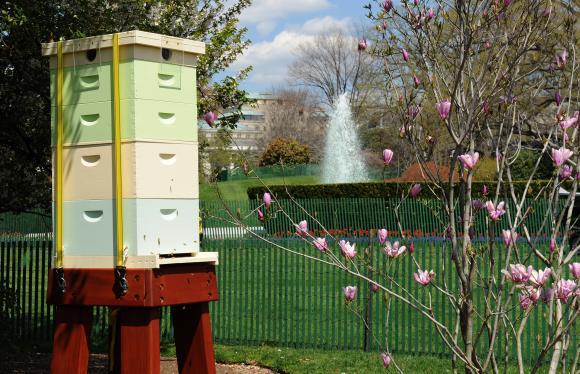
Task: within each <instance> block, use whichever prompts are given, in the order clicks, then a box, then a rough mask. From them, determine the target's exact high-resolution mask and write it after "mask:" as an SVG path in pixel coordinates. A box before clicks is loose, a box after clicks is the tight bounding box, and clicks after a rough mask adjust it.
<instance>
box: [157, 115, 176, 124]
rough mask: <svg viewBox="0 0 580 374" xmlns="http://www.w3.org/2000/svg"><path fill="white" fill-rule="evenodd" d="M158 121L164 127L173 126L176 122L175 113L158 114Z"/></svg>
mask: <svg viewBox="0 0 580 374" xmlns="http://www.w3.org/2000/svg"><path fill="white" fill-rule="evenodd" d="M158 116H159V121H160V122H161V123H162V124H164V125H173V124H174V123H175V120H176V116H175V113H163V112H159V114H158Z"/></svg>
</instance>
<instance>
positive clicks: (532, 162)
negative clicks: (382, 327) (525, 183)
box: [510, 150, 554, 180]
mask: <svg viewBox="0 0 580 374" xmlns="http://www.w3.org/2000/svg"><path fill="white" fill-rule="evenodd" d="M540 157H541V160H540V164H539V165H538V169H537V170H536V173H535V174H533V173H532V172H533V171H534V167H535V166H536V162H537V161H538V152H536V151H531V150H523V151H520V153H519V154H518V155H517V158H516V159H515V160H514V162H513V164H511V165H510V169H511V172H512V176H513V178H514V179H520V180H526V179H528V178H529V177H530V175H532V174H533V176H534V179H550V178H551V177H552V176H553V173H554V164H553V163H552V159H551V158H550V156H548V155H547V154H545V153H544V154H542V155H541V156H540Z"/></svg>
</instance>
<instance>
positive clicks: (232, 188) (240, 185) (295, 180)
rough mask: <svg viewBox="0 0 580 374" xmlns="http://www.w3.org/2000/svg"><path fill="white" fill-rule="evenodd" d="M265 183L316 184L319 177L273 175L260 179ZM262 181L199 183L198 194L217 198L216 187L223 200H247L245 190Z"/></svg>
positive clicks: (203, 197)
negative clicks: (272, 176)
mask: <svg viewBox="0 0 580 374" xmlns="http://www.w3.org/2000/svg"><path fill="white" fill-rule="evenodd" d="M262 181H263V182H264V183H266V184H267V185H283V184H288V185H293V184H318V183H319V182H320V178H319V177H317V176H298V177H286V178H283V177H274V178H266V179H262ZM261 185H262V183H261V182H260V180H259V179H257V178H247V179H242V180H235V181H227V182H217V183H209V184H200V185H199V195H200V199H201V200H206V201H209V200H216V199H218V195H217V189H219V192H220V194H221V195H222V198H224V199H225V200H247V199H248V195H247V194H246V191H247V190H248V188H249V187H255V186H261Z"/></svg>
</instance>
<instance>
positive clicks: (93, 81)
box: [79, 74, 99, 90]
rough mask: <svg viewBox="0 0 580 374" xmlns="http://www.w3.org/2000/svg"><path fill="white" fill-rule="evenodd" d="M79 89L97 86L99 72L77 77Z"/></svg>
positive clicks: (90, 88) (89, 88)
mask: <svg viewBox="0 0 580 374" xmlns="http://www.w3.org/2000/svg"><path fill="white" fill-rule="evenodd" d="M79 83H80V85H81V89H84V90H92V89H96V88H99V74H91V75H84V76H81V77H80V78H79Z"/></svg>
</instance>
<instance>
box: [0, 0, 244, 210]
mask: <svg viewBox="0 0 580 374" xmlns="http://www.w3.org/2000/svg"><path fill="white" fill-rule="evenodd" d="M250 1H251V0H235V1H225V0H117V1H110V0H83V1H80V0H59V1H55V0H46V1H28V0H13V1H7V2H3V4H2V5H0V108H2V110H1V111H0V153H1V154H2V155H3V157H2V158H0V211H24V210H28V209H32V208H48V207H49V204H50V199H51V180H50V175H51V166H50V125H49V124H50V100H49V74H48V61H47V59H46V58H43V57H42V56H41V55H40V44H41V43H42V42H48V41H50V40H59V39H61V38H62V39H71V38H81V37H86V36H92V35H100V34H106V33H113V32H121V31H128V30H134V29H139V30H143V31H150V32H155V33H160V34H166V35H172V36H177V37H182V38H188V39H195V40H200V41H203V42H205V43H206V54H205V55H204V56H202V57H201V58H200V59H199V63H198V67H197V72H198V79H197V88H198V98H199V106H198V110H199V114H201V113H204V112H205V111H208V110H214V111H215V108H234V109H235V110H234V111H233V112H232V114H231V115H229V116H228V118H226V119H224V120H222V121H220V125H221V126H224V127H230V128H232V127H235V123H236V122H237V120H238V119H239V116H240V115H241V111H240V109H241V106H242V105H243V104H244V103H245V102H247V101H248V99H247V98H246V93H245V92H244V91H242V90H240V89H239V81H240V79H243V78H244V77H245V75H246V74H247V72H248V69H246V70H244V71H242V72H240V74H239V76H238V77H237V78H234V77H226V78H224V79H223V80H222V81H219V82H213V81H212V78H213V77H214V76H215V75H216V74H218V73H220V72H221V71H223V70H224V69H225V68H226V67H228V66H229V65H230V64H231V63H232V62H233V61H234V60H235V59H236V57H237V56H238V55H239V54H240V53H241V52H242V51H243V50H244V48H245V47H246V46H247V45H248V43H249V40H248V39H247V38H246V36H245V35H246V29H245V28H241V27H239V25H238V17H239V15H240V12H241V11H242V10H243V9H244V8H246V7H247V6H248V5H249V4H250ZM226 3H227V4H228V5H226ZM195 124H196V121H193V122H192V126H195Z"/></svg>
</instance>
